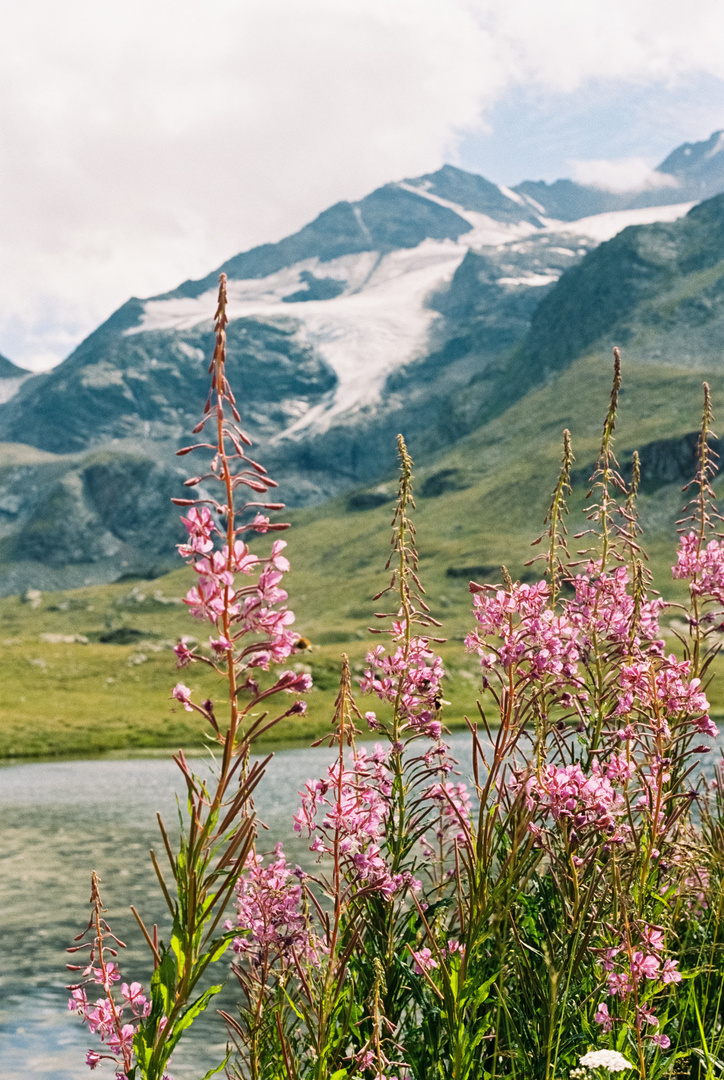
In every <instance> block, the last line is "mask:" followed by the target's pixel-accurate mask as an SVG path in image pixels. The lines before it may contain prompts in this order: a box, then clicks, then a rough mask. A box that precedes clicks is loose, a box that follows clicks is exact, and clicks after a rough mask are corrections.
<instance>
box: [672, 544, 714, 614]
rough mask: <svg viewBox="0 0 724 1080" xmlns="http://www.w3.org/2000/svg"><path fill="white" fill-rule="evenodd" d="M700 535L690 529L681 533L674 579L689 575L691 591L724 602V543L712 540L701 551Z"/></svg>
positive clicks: (673, 574) (673, 573)
mask: <svg viewBox="0 0 724 1080" xmlns="http://www.w3.org/2000/svg"><path fill="white" fill-rule="evenodd" d="M698 546H699V538H698V537H697V536H696V534H695V533H693V532H690V533H689V534H688V536H682V537H681V539H680V540H679V547H678V550H677V553H676V565H675V566H673V567H672V569H671V573H672V576H673V577H675V578H688V579H689V581H690V582H691V589H692V592H694V593H696V594H697V595H698V596H704V597H710V598H711V599H713V600H716V601H718V602H719V603H720V604H724V544H723V543H722V542H721V541H720V540H710V541H709V542H708V543H707V544H706V546H703V545H702V547H701V550H700V551H698V550H697V549H698Z"/></svg>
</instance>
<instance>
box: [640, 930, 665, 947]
mask: <svg viewBox="0 0 724 1080" xmlns="http://www.w3.org/2000/svg"><path fill="white" fill-rule="evenodd" d="M641 940H642V941H643V943H644V944H645V945H648V947H649V948H650V949H655V950H656V952H661V950H662V949H663V947H664V932H663V930H659V928H658V927H656V926H649V925H648V924H645V925H644V928H643V930H642V931H641Z"/></svg>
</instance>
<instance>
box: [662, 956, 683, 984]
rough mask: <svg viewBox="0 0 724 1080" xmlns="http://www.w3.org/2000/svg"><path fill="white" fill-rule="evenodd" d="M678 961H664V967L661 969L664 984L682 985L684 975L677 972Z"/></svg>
mask: <svg viewBox="0 0 724 1080" xmlns="http://www.w3.org/2000/svg"><path fill="white" fill-rule="evenodd" d="M678 963H679V962H678V960H670V959H669V960H664V966H663V968H662V969H661V981H662V982H664V983H680V982H681V980H682V978H683V975H682V974H681V972H680V971H677V970H676V968H677V966H678Z"/></svg>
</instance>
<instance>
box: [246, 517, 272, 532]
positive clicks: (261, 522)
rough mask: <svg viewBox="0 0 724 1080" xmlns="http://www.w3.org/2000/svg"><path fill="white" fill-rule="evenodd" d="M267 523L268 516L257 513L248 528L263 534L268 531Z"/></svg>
mask: <svg viewBox="0 0 724 1080" xmlns="http://www.w3.org/2000/svg"><path fill="white" fill-rule="evenodd" d="M269 524H270V522H269V518H268V517H265V516H264V514H257V515H256V517H255V518H254V520H253V521H252V523H251V525H250V526H249V528H250V529H253V530H254V532H258V533H262V534H263V533H265V532H268V531H269Z"/></svg>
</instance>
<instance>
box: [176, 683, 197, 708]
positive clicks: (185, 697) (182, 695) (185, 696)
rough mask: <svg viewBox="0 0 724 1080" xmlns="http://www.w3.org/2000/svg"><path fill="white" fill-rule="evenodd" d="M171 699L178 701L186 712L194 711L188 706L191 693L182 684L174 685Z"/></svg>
mask: <svg viewBox="0 0 724 1080" xmlns="http://www.w3.org/2000/svg"><path fill="white" fill-rule="evenodd" d="M171 697H172V698H175V699H176V701H180V702H181V704H182V705H183V707H184V709H185V710H186V712H193V711H194V710H193V708H192V707H191V704H190V702H191V691H190V690H189V688H188V686H184V684H183V683H176V685H175V686H174V688H173V690H172V691H171Z"/></svg>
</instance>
